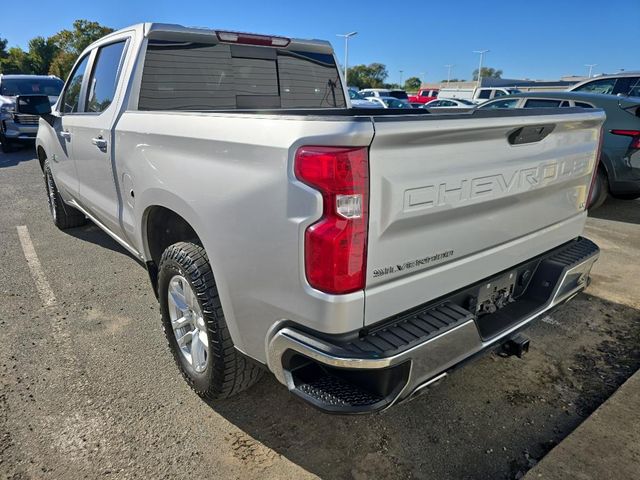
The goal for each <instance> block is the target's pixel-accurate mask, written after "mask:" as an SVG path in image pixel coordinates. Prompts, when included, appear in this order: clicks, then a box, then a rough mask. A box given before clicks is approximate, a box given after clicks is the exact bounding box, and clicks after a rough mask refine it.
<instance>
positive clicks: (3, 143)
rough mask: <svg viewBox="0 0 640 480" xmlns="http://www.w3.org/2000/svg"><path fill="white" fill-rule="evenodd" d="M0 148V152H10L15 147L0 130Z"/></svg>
mask: <svg viewBox="0 0 640 480" xmlns="http://www.w3.org/2000/svg"><path fill="white" fill-rule="evenodd" d="M0 148H1V149H2V153H11V152H13V151H14V149H15V147H14V145H13V142H12V141H11V140H9V139H8V138H7V137H6V136H5V134H4V133H2V132H0Z"/></svg>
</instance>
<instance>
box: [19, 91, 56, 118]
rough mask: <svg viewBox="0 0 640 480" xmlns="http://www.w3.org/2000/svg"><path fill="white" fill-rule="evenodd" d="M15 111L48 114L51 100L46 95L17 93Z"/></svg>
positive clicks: (40, 114) (29, 113)
mask: <svg viewBox="0 0 640 480" xmlns="http://www.w3.org/2000/svg"><path fill="white" fill-rule="evenodd" d="M16 113H25V114H28V115H39V116H44V115H50V114H51V102H49V97H48V96H46V95H18V96H17V97H16Z"/></svg>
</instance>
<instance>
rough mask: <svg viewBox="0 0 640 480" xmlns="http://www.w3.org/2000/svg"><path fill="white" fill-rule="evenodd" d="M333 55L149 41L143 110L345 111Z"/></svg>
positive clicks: (141, 104) (142, 97) (143, 84)
mask: <svg viewBox="0 0 640 480" xmlns="http://www.w3.org/2000/svg"><path fill="white" fill-rule="evenodd" d="M345 105H346V104H345V98H344V94H343V91H342V87H341V85H340V79H339V75H338V69H337V67H336V64H335V62H334V60H333V56H332V55H330V54H319V53H311V52H295V51H285V50H278V49H275V48H269V47H254V46H245V45H228V44H217V45H210V44H202V43H192V42H179V43H176V42H162V41H149V45H148V47H147V54H146V58H145V63H144V70H143V74H142V85H141V88H140V98H139V102H138V108H139V109H140V110H219V109H260V108H344V107H345Z"/></svg>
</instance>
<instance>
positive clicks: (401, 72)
mask: <svg viewBox="0 0 640 480" xmlns="http://www.w3.org/2000/svg"><path fill="white" fill-rule="evenodd" d="M398 71H399V72H400V88H402V74H403V73H404V70H398Z"/></svg>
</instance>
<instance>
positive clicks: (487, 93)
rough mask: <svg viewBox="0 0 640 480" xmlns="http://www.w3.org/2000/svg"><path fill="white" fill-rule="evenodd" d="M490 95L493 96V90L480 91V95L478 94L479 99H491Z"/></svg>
mask: <svg viewBox="0 0 640 480" xmlns="http://www.w3.org/2000/svg"><path fill="white" fill-rule="evenodd" d="M490 95H491V90H480V93H479V94H478V98H489V96H490Z"/></svg>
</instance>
